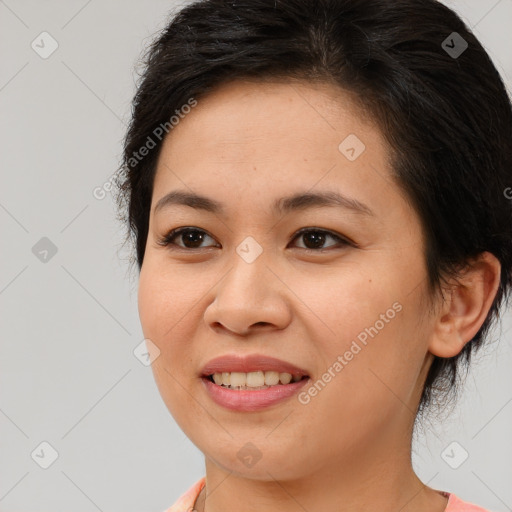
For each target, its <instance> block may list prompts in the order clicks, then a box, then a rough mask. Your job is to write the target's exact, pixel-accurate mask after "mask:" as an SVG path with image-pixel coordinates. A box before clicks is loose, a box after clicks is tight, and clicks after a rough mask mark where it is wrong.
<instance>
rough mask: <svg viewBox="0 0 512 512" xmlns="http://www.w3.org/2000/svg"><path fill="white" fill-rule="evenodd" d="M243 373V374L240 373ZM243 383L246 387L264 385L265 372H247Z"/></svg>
mask: <svg viewBox="0 0 512 512" xmlns="http://www.w3.org/2000/svg"><path fill="white" fill-rule="evenodd" d="M241 375H243V374H241ZM245 385H246V386H247V387H248V388H259V387H260V386H264V385H265V374H264V373H263V372H262V371H259V372H249V373H247V374H246V382H245Z"/></svg>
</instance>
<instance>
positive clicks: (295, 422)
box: [138, 80, 500, 512]
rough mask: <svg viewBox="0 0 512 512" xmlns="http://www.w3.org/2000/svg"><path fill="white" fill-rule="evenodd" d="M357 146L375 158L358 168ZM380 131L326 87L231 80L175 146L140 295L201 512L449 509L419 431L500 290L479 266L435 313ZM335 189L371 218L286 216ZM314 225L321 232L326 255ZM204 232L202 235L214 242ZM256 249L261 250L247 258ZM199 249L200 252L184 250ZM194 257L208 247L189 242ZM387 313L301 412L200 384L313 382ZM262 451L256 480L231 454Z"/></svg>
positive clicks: (161, 168)
mask: <svg viewBox="0 0 512 512" xmlns="http://www.w3.org/2000/svg"><path fill="white" fill-rule="evenodd" d="M349 134H355V135H357V137H358V138H359V139H360V140H361V141H363V142H364V144H365V146H366V149H365V151H364V152H363V153H362V154H361V155H360V156H359V157H358V158H357V159H356V160H354V161H349V160H348V159H347V158H346V157H345V156H344V155H343V154H342V153H341V152H340V150H339V149H338V146H339V144H340V143H341V142H342V141H343V140H344V139H345V138H346V137H347V135H349ZM387 151H388V148H387V145H386V142H385V140H384V137H383V136H382V134H381V132H380V131H379V129H378V128H377V126H375V125H374V124H372V123H371V122H370V121H369V120H367V118H366V117H365V116H364V115H363V113H362V112H361V111H360V110H359V109H358V108H357V107H356V104H355V103H354V102H353V101H352V98H351V96H350V95H348V94H347V93H346V92H344V91H342V90H340V89H338V88H336V87H334V86H332V85H326V84H313V83H304V82H302V83H301V82H250V81H241V80H238V81H234V82H231V83H229V84H227V85H223V86H222V87H220V88H218V89H217V90H215V91H214V92H212V93H210V94H209V95H208V96H206V97H204V98H201V99H200V100H199V101H198V105H197V106H196V107H195V108H194V109H193V110H192V111H191V112H190V113H189V114H187V116H185V117H184V119H182V120H181V121H180V123H179V124H178V125H177V126H176V127H174V129H173V130H172V132H171V133H170V134H169V135H168V136H167V138H166V140H165V141H164V145H163V147H162V151H161V154H160V156H159V160H158V166H157V171H156V175H155V182H154V189H153V197H152V203H151V214H150V223H149V234H148V239H147V245H146V252H145V257H144V261H143V265H142V269H141V272H140V281H139V296H138V303H139V314H140V320H141V324H142V328H143V332H144V336H145V338H149V339H150V340H151V341H152V342H153V343H154V344H155V345H156V346H158V348H159V350H160V355H159V357H158V358H157V359H155V361H154V362H153V364H152V369H153V373H154V376H155V380H156V383H157V385H158V388H159V391H160V393H161V396H162V398H163V400H164V402H165V404H166V406H167V407H168V409H169V411H170V412H171V414H172V415H173V417H174V418H175V420H176V422H177V423H178V425H179V426H180V427H181V428H182V429H183V431H184V432H185V434H186V435H187V437H189V438H190V439H191V441H192V442H193V443H194V444H195V445H196V446H197V447H198V448H199V450H201V452H202V453H203V454H204V455H205V464H206V488H205V490H203V492H202V493H201V495H200V497H199V499H198V500H197V502H196V505H195V507H196V509H197V510H198V511H200V512H202V511H203V510H205V509H206V510H207V511H208V512H220V511H224V512H226V511H231V510H232V511H235V510H243V511H245V512H248V511H261V510H265V511H266V512H274V511H276V512H277V511H279V512H298V511H302V512H303V511H304V510H309V511H312V510H322V511H328V512H335V511H336V512H348V511H350V512H355V511H363V510H364V511H366V510H380V511H382V512H387V511H390V512H391V511H393V512H396V511H399V510H400V512H413V511H414V512H427V511H428V512H441V511H443V510H444V509H445V507H446V503H447V499H446V498H445V497H443V496H442V495H441V494H440V493H438V492H437V491H436V490H435V488H430V487H428V486H425V485H424V484H423V483H422V482H421V481H420V480H419V478H418V477H417V476H416V475H415V473H414V471H413V469H412V466H411V448H410V447H411V435H412V427H413V421H414V417H415V411H416V408H417V405H418V403H419V399H420V394H421V390H422V387H423V382H424V379H425V377H426V374H427V371H428V368H429V366H430V364H431V362H432V360H433V354H436V355H440V356H442V357H451V356H452V355H456V354H457V353H458V352H459V351H460V350H461V349H462V348H463V346H464V343H466V342H467V341H468V340H470V339H471V338H472V336H474V334H475V333H476V332H477V331H478V329H479V327H480V325H481V324H482V323H483V321H484V320H485V317H486V315H487V312H488V310H489V308H490V306H491V302H492V299H493V297H494V295H495V293H496V290H497V286H498V276H499V271H500V267H499V262H498V261H497V260H496V258H494V256H492V255H490V254H488V253H484V254H483V255H482V257H481V258H480V259H479V260H477V261H475V262H474V264H473V265H472V266H470V267H468V270H467V271H466V273H465V274H464V275H462V276H461V279H460V280H459V282H458V283H456V282H453V283H451V284H450V285H449V286H447V289H446V293H445V299H446V300H444V301H442V300H441V299H440V298H439V297H436V298H435V300H434V306H435V307H434V309H433V310H432V312H430V313H428V311H429V310H428V308H427V307H426V297H428V290H427V280H426V277H427V274H426V266H425V259H424V253H425V245H424V240H423V235H422V233H423V232H422V228H421V224H420V220H419V218H418V216H417V214H416V213H415V211H414V210H413V208H412V207H411V205H410V203H409V202H408V201H407V198H406V197H405V195H404V194H403V192H402V191H401V189H400V188H399V186H398V185H397V184H396V183H395V181H394V180H393V179H392V177H391V176H392V173H391V168H390V165H389V163H388V153H387ZM177 189H180V190H185V191H188V192H191V191H193V192H195V193H198V194H201V195H205V196H207V197H210V198H212V199H215V200H217V201H219V202H221V203H223V204H224V206H225V210H226V212H225V216H221V215H219V214H213V213H209V212H206V211H201V210H196V209H194V208H192V207H189V206H183V205H171V206H168V207H167V208H164V209H161V210H160V211H158V213H156V214H155V212H154V207H155V205H156V203H157V202H158V201H159V199H161V198H162V197H164V196H165V195H166V194H167V193H168V192H170V191H172V190H177ZM320 190H335V191H337V192H339V193H342V194H344V195H346V196H348V197H350V198H353V199H356V200H358V201H360V202H361V203H364V204H365V205H367V206H368V207H369V208H371V210H372V211H373V215H364V214H361V213H356V212H354V211H351V210H348V209H343V208H341V207H320V208H319V207H317V208H310V209H306V210H303V211H294V212H291V213H289V214H286V215H275V214H273V213H272V212H271V210H270V205H271V203H273V201H274V200H275V199H277V198H280V197H283V196H287V195H289V194H291V193H295V192H302V191H311V192H317V191H320ZM178 227H194V228H196V229H201V230H203V231H205V238H204V239H203V242H202V244H201V243H199V242H198V244H199V248H188V249H187V248H186V247H187V245H186V243H187V240H186V239H185V240H184V238H183V237H180V236H178V237H176V238H175V239H174V243H175V244H176V245H174V246H173V245H170V246H167V247H165V246H162V245H159V244H158V243H157V241H158V240H160V239H162V238H163V237H164V236H165V235H166V234H167V233H168V232H169V231H170V230H171V229H173V228H178ZM304 227H308V228H317V229H321V230H326V231H330V232H333V233H334V234H338V235H340V236H342V237H348V238H349V239H350V240H351V241H353V242H355V244H356V245H342V244H339V243H338V242H337V240H336V239H333V238H331V237H330V236H327V237H326V238H325V242H324V244H323V246H322V247H324V249H323V251H320V250H319V249H316V251H317V252H314V250H315V249H313V251H310V252H309V253H308V252H307V251H306V250H305V249H304V248H305V247H313V248H314V245H312V243H311V237H309V238H308V236H299V237H296V236H295V234H296V232H297V231H298V230H299V229H301V228H304ZM207 235H209V236H207ZM248 236H251V237H253V238H254V239H255V240H256V241H257V242H258V244H259V245H260V246H261V248H262V250H263V252H262V254H261V255H260V256H259V257H258V258H257V259H256V260H255V261H253V262H252V263H247V262H246V261H245V260H244V259H242V258H241V257H240V256H239V255H238V253H237V252H236V248H237V246H239V244H240V243H241V242H242V241H243V240H244V239H245V238H246V237H248ZM188 247H191V246H190V244H189V245H188ZM192 247H197V245H195V246H192ZM394 303H399V304H400V305H401V306H402V309H401V311H400V312H397V313H396V315H395V317H394V318H393V319H392V320H390V321H389V322H387V323H385V326H384V327H383V328H382V329H380V330H379V332H378V334H377V335H375V336H374V337H373V338H369V340H368V343H367V345H366V346H362V347H363V348H362V350H361V351H360V352H358V353H357V355H355V356H354V357H353V359H352V360H351V361H349V362H348V364H347V365H346V366H344V367H343V369H342V370H341V371H340V372H339V373H338V374H337V375H336V377H335V378H333V379H332V380H331V381H330V382H329V383H328V384H327V385H326V386H325V387H324V388H323V389H322V390H321V391H320V392H319V393H318V394H317V395H316V396H314V397H313V398H311V400H310V402H309V403H307V404H301V403H300V402H299V401H298V400H297V397H296V396H294V397H292V398H290V399H287V400H286V401H284V402H281V403H279V404H276V405H274V406H271V407H269V408H267V409H264V410H263V411H259V412H249V413H248V412H237V411H230V410H228V409H225V408H223V407H221V406H219V405H217V404H216V403H214V402H213V401H212V400H211V399H210V398H209V396H208V394H207V393H206V391H205V389H204V386H203V382H202V381H201V379H200V378H199V373H200V370H201V368H202V367H203V366H204V365H205V364H206V363H207V362H208V361H209V360H210V359H212V358H214V357H217V356H219V355H223V354H227V353H239V354H250V353H263V354H266V355H270V356H273V357H277V358H280V359H284V360H286V361H289V362H291V363H293V364H295V365H297V366H298V367H301V368H304V369H305V370H306V371H307V372H308V374H309V376H310V377H311V379H312V381H313V382H316V381H317V380H318V379H320V378H321V377H322V374H324V373H325V372H326V370H327V369H328V368H329V367H332V365H333V363H334V362H335V361H336V360H337V357H338V356H339V355H343V354H344V353H345V352H346V351H347V350H348V349H349V347H350V346H351V343H352V341H353V340H355V339H357V336H358V334H360V333H361V332H362V331H364V330H365V328H368V327H370V326H374V325H375V323H376V321H377V320H379V318H381V317H380V315H381V314H385V312H386V311H387V310H389V309H390V308H392V305H393V304H394ZM247 442H251V443H252V444H254V445H255V446H256V447H257V449H258V450H259V452H260V454H261V459H260V460H259V461H258V462H257V463H256V464H254V465H253V466H252V467H246V466H245V465H244V464H243V463H242V461H241V460H240V459H239V458H238V457H237V452H238V451H239V450H240V449H241V448H242V447H243V446H244V445H245V444H246V443H247Z"/></svg>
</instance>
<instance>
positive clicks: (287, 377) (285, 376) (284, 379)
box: [279, 373, 292, 384]
mask: <svg viewBox="0 0 512 512" xmlns="http://www.w3.org/2000/svg"><path fill="white" fill-rule="evenodd" d="M279 380H280V381H281V384H289V383H290V381H291V380H292V376H291V374H290V373H280V374H279Z"/></svg>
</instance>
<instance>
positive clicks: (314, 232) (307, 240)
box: [293, 228, 351, 251]
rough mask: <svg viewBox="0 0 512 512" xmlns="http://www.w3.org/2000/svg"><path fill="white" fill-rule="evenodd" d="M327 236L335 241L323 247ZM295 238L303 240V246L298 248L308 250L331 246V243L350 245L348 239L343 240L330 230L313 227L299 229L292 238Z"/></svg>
mask: <svg viewBox="0 0 512 512" xmlns="http://www.w3.org/2000/svg"><path fill="white" fill-rule="evenodd" d="M329 238H331V239H333V240H335V241H336V243H335V244H331V245H329V246H327V247H323V245H324V244H325V243H326V240H328V239H329ZM293 239H294V240H295V239H302V240H304V245H305V247H299V248H300V249H305V250H309V251H318V250H322V249H326V248H329V247H332V246H333V245H341V246H345V245H351V244H350V242H349V241H348V240H345V239H344V238H342V237H340V236H338V235H335V234H334V233H331V232H330V231H326V230H324V229H315V228H305V229H301V230H300V231H299V232H298V233H297V234H296V235H295V237H294V238H293Z"/></svg>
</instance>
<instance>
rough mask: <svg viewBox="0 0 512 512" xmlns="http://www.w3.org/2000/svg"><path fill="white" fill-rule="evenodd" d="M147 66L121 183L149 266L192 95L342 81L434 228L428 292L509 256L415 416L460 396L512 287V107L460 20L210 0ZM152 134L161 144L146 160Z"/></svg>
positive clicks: (415, 1) (396, 6)
mask: <svg viewBox="0 0 512 512" xmlns="http://www.w3.org/2000/svg"><path fill="white" fill-rule="evenodd" d="M143 63H144V71H143V73H142V76H141V79H140V81H139V84H138V89H137V92H136V95H135V98H134V101H133V110H132V118H131V122H130V125H129V128H128V131H127V133H126V138H125V143H124V154H123V162H122V165H121V167H120V169H119V174H118V177H117V185H118V194H117V203H118V207H119V210H120V212H121V216H120V218H121V219H122V220H123V221H124V222H125V226H126V227H127V239H126V240H131V241H132V242H133V243H134V246H135V249H136V261H137V264H138V268H139V271H140V269H141V267H142V262H143V258H144V252H145V247H146V239H147V236H148V225H149V212H150V204H151V197H152V190H153V181H154V175H155V169H156V163H157V159H158V155H159V152H160V148H161V146H162V141H163V140H164V137H160V138H159V137H155V136H154V133H155V129H156V128H157V127H167V129H166V131H169V130H168V128H169V119H170V116H172V115H173V113H174V112H176V110H179V109H180V108H181V107H182V106H183V105H186V104H187V103H188V102H190V99H191V98H194V99H195V100H196V101H197V100H200V98H201V97H204V96H205V95H206V94H208V92H210V91H212V90H213V89H215V88H218V87H219V86H220V85H222V84H224V83H227V82H229V81H232V80H236V79H259V80H265V79H276V78H288V79H301V80H307V81H308V80H309V81H323V82H326V83H331V84H334V85H336V86H338V87H340V88H341V89H343V90H344V91H346V92H347V93H350V94H351V95H352V96H353V97H354V98H355V101H356V102H357V103H358V104H359V105H360V106H361V107H362V110H361V111H362V112H363V111H364V112H368V113H369V114H370V115H371V118H372V119H373V121H374V122H375V123H376V124H377V126H379V128H380V129H381V131H382V135H383V136H384V137H385V138H386V140H387V142H388V143H389V150H390V154H391V155H392V168H393V172H394V178H395V179H396V182H397V184H398V185H399V186H400V187H401V188H402V189H403V190H404V192H405V193H406V197H408V199H409V200H410V201H411V204H412V205H413V207H414V208H415V210H416V212H417V214H418V215H419V217H420V220H421V223H422V227H423V229H424V238H425V241H426V254H425V263H426V267H427V272H428V281H429V290H430V292H433V291H435V290H436V289H437V290H439V289H440V287H441V283H442V281H443V279H445V278H446V277H447V276H456V275H457V272H458V271H459V270H461V269H462V268H464V266H465V265H467V263H468V262H469V261H470V260H472V259H473V258H474V257H476V256H477V255H478V254H480V253H482V252H484V251H489V252H491V253H492V254H494V255H495V256H496V258H497V259H498V260H499V262H500V264H501V276H500V284H499V289H498V292H497V294H496V297H495V299H494V302H493V304H492V307H491V310H490V311H489V314H488V316H487V318H486V320H485V322H484V323H483V325H482V326H481V328H480V330H479V331H478V333H477V334H476V335H475V336H474V338H473V339H472V340H471V341H470V342H469V343H467V344H466V345H465V347H464V349H463V350H462V351H461V352H460V354H458V355H457V356H456V357H452V358H441V357H437V356H436V357H435V358H434V361H433V363H432V365H431V367H430V369H429V373H428V375H427V378H426V381H425V385H424V389H423V392H422V396H421V400H420V403H419V406H418V412H422V411H423V409H424V408H425V407H426V406H427V405H429V404H431V403H432V401H433V398H434V397H436V398H439V397H444V398H446V397H447V395H448V393H450V392H452V391H454V390H455V389H456V387H457V386H456V381H457V377H458V376H459V373H460V372H459V373H458V369H459V368H461V367H464V368H466V369H467V367H468V364H469V362H470V358H471V354H472V352H473V351H474V350H476V349H477V348H479V347H480V346H481V344H482V343H483V341H484V339H485V338H486V337H487V336H488V334H489V329H490V327H491V324H492V323H493V322H494V320H496V319H497V318H498V317H499V311H500V308H501V307H502V305H503V303H504V302H507V300H508V298H509V295H510V286H511V281H512V201H511V199H510V195H509V197H508V198H507V197H506V196H507V194H506V190H509V191H510V190H511V189H510V188H509V187H511V186H512V108H511V103H510V98H509V96H508V94H507V91H506V88H505V86H504V84H503V81H502V79H501V77H500V75H499V73H498V71H497V69H496V68H495V66H494V65H493V62H492V60H491V59H490V57H489V55H488V54H487V53H486V51H485V50H484V48H483V47H482V45H481V44H480V42H479V41H478V40H477V38H476V37H475V35H474V34H473V33H472V31H471V30H470V29H469V28H468V27H467V26H466V24H465V23H464V22H463V21H462V20H461V18H460V17H459V16H458V15H457V14H456V13H455V12H454V11H452V10H451V9H449V8H448V7H447V6H445V5H443V4H442V3H440V2H438V1H436V0H232V1H225V0H200V1H195V2H193V3H190V4H188V5H186V6H185V7H184V8H182V9H181V10H179V11H178V12H177V13H173V14H172V16H171V19H170V21H169V23H168V25H167V26H166V27H165V28H164V30H163V31H162V32H161V33H160V34H159V36H158V37H157V38H156V39H155V41H154V42H153V43H152V44H151V46H150V47H149V49H148V52H147V54H146V55H145V58H144V59H143ZM166 123H167V124H166ZM161 132H162V129H161V128H160V132H158V133H161ZM152 134H153V135H152ZM148 137H150V138H151V139H152V143H153V145H154V146H156V147H153V146H152V149H151V151H145V152H144V153H146V155H145V156H144V158H141V157H140V154H139V150H140V149H141V148H143V147H144V146H147V145H148V140H149V139H148ZM134 155H137V158H134ZM132 263H133V260H132ZM404 264H405V263H404ZM438 395H439V397H438ZM441 403H442V402H441Z"/></svg>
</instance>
